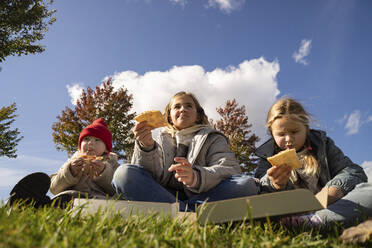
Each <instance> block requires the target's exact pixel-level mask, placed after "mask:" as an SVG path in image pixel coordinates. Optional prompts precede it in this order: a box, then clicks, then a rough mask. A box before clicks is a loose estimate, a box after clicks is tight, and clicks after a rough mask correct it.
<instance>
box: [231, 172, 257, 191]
mask: <svg viewBox="0 0 372 248" xmlns="http://www.w3.org/2000/svg"><path fill="white" fill-rule="evenodd" d="M230 180H231V183H232V185H231V187H232V188H233V189H234V190H235V191H237V193H238V194H239V195H241V196H249V195H256V194H258V193H259V181H258V180H256V179H255V178H253V177H251V176H247V175H236V176H233V177H231V179H230Z"/></svg>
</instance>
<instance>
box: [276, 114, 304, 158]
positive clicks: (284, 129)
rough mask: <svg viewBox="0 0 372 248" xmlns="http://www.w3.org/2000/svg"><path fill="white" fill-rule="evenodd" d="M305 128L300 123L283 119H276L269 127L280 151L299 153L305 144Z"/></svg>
mask: <svg viewBox="0 0 372 248" xmlns="http://www.w3.org/2000/svg"><path fill="white" fill-rule="evenodd" d="M307 131H308V130H307V127H306V126H305V125H304V124H302V123H301V122H298V121H294V120H291V119H289V118H286V117H283V118H279V119H276V120H275V121H274V122H273V124H272V125H271V133H272V135H273V138H274V140H275V143H276V144H277V145H278V146H279V147H280V149H282V150H284V149H292V148H295V149H296V151H300V150H301V149H302V147H303V146H304V144H305V141H306V135H307Z"/></svg>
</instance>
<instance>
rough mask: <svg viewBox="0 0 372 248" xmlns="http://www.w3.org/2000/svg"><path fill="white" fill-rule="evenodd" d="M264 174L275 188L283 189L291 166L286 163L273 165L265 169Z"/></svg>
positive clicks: (289, 174)
mask: <svg viewBox="0 0 372 248" xmlns="http://www.w3.org/2000/svg"><path fill="white" fill-rule="evenodd" d="M266 174H267V176H268V177H269V179H270V181H271V182H272V183H273V185H274V187H275V188H276V189H278V190H280V189H284V188H285V186H286V185H287V182H288V180H289V177H290V176H291V167H290V166H287V165H282V166H273V167H271V168H270V169H268V170H267V172H266Z"/></svg>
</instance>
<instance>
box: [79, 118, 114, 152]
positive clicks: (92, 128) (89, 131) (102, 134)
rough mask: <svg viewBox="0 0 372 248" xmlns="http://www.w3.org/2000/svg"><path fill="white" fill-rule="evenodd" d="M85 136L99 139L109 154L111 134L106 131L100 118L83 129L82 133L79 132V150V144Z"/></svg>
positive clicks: (104, 123)
mask: <svg viewBox="0 0 372 248" xmlns="http://www.w3.org/2000/svg"><path fill="white" fill-rule="evenodd" d="M86 136H93V137H96V138H99V139H101V140H102V141H103V143H105V145H106V148H107V150H108V151H109V152H111V150H112V134H111V132H110V130H108V128H107V125H106V122H105V121H104V120H103V119H102V118H99V119H97V120H95V121H93V123H92V124H90V125H88V126H87V127H86V128H84V129H83V131H81V133H80V137H79V149H80V145H81V142H82V141H83V139H84V137H86Z"/></svg>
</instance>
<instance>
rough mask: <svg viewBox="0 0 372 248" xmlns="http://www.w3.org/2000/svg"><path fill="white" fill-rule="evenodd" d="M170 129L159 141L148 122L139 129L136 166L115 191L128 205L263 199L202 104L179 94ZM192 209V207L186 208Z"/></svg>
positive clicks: (118, 177)
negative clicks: (131, 203)
mask: <svg viewBox="0 0 372 248" xmlns="http://www.w3.org/2000/svg"><path fill="white" fill-rule="evenodd" d="M165 117H166V120H167V122H168V126H167V127H166V128H165V130H163V131H162V132H161V133H160V135H159V139H158V140H157V141H155V140H154V139H153V137H152V134H151V129H152V127H151V126H149V125H147V123H146V122H140V123H138V124H137V125H136V126H135V128H134V134H135V137H136V144H135V148H134V154H133V157H132V164H133V165H122V166H120V167H119V168H118V169H117V170H116V172H115V174H114V178H113V185H114V187H115V189H116V192H117V193H118V194H121V196H122V198H123V199H126V200H134V201H152V202H169V203H173V202H176V201H178V202H179V203H180V209H181V210H185V209H186V208H187V209H189V210H193V209H194V207H195V204H196V203H200V202H203V201H205V200H207V199H208V201H216V200H222V199H228V198H235V197H243V196H249V195H254V194H257V193H258V189H259V187H258V185H257V184H256V181H255V180H254V179H253V178H252V177H249V176H241V175H238V174H240V173H241V169H240V166H239V163H238V162H237V160H236V158H235V155H234V153H233V152H231V151H230V150H229V148H228V140H227V138H226V137H225V136H224V135H223V134H222V133H220V132H218V131H216V130H214V129H212V128H211V127H210V125H209V122H208V118H207V116H206V115H205V113H204V110H203V108H202V107H201V106H200V104H199V102H198V100H197V99H196V98H195V96H194V95H193V94H191V93H186V92H178V93H177V94H175V95H174V96H173V97H172V98H171V100H170V101H169V103H168V105H167V106H166V108H165ZM186 206H187V207H186Z"/></svg>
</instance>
